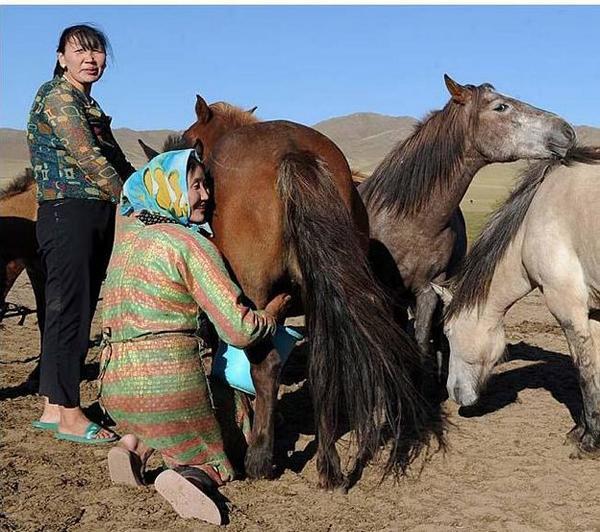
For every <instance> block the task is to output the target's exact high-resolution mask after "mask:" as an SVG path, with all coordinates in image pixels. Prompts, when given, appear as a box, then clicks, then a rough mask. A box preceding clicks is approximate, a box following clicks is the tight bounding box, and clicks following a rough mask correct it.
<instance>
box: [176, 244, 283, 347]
mask: <svg viewBox="0 0 600 532" xmlns="http://www.w3.org/2000/svg"><path fill="white" fill-rule="evenodd" d="M188 243H189V246H188V250H187V251H188V252H187V253H185V256H184V257H183V260H181V261H179V263H178V270H179V272H180V274H181V276H182V278H183V280H184V282H185V284H186V287H187V288H188V290H189V292H190V293H191V294H192V296H193V298H194V299H195V301H196V302H197V303H198V306H199V307H200V308H201V309H202V310H203V311H204V312H206V314H207V316H208V318H209V319H210V321H211V322H212V323H213V325H214V326H215V329H216V330H217V333H218V335H219V337H220V338H221V339H222V340H223V341H224V342H227V343H228V344H231V345H234V346H236V347H240V348H244V347H247V346H248V345H250V344H252V343H254V342H256V341H257V340H260V339H262V338H265V337H267V336H270V335H272V334H274V333H275V330H276V327H277V323H276V319H275V317H273V316H272V315H271V314H270V313H269V312H266V311H264V310H252V309H251V308H250V307H248V306H247V305H244V304H243V302H242V297H243V296H242V291H241V290H240V288H239V287H238V286H237V285H236V284H235V283H234V282H233V280H232V279H231V277H230V276H229V273H228V271H227V268H226V267H225V263H224V262H223V258H222V257H221V254H220V253H219V250H218V249H217V248H216V246H215V245H214V244H213V243H212V242H210V241H209V240H208V239H206V238H204V237H203V238H202V240H201V241H199V240H198V239H197V238H195V237H194V236H193V235H190V237H189V239H188Z"/></svg>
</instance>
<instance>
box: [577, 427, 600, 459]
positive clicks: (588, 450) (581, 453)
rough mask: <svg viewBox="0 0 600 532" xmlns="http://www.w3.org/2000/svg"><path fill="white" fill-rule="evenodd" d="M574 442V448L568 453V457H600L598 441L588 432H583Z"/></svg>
mask: <svg viewBox="0 0 600 532" xmlns="http://www.w3.org/2000/svg"><path fill="white" fill-rule="evenodd" d="M576 443H577V445H576V447H575V450H574V451H573V452H572V453H571V454H570V455H569V458H571V459H576V460H598V459H600V445H599V442H598V440H597V438H594V437H593V436H592V435H591V434H590V433H589V432H584V434H583V436H582V437H581V439H580V440H579V441H578V442H576Z"/></svg>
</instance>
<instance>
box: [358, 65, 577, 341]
mask: <svg viewBox="0 0 600 532" xmlns="http://www.w3.org/2000/svg"><path fill="white" fill-rule="evenodd" d="M445 82H446V86H447V88H448V91H449V92H450V95H451V99H450V101H449V102H448V103H447V104H446V106H445V107H444V108H443V109H442V110H440V111H435V112H433V113H431V114H430V115H429V116H428V117H427V118H426V119H425V120H424V121H423V122H422V123H421V124H419V125H418V126H417V128H416V130H415V132H414V133H413V134H412V135H411V136H410V137H409V138H407V139H406V140H404V141H403V142H401V143H400V144H398V145H397V146H396V147H395V148H394V149H393V150H392V151H391V152H390V153H389V154H388V155H387V156H386V158H385V159H384V160H383V161H382V162H381V164H380V165H379V166H378V167H377V169H376V170H375V172H374V173H373V175H372V176H371V178H369V179H367V180H366V181H364V182H363V183H361V184H360V185H359V186H358V189H359V192H360V195H361V197H362V198H363V200H364V202H365V206H366V208H367V211H368V213H369V225H370V230H371V239H372V240H371V261H372V264H373V265H374V266H375V267H376V269H377V274H378V277H380V279H382V281H383V283H384V285H385V286H386V288H387V289H388V291H389V293H393V294H394V295H395V299H396V301H401V300H402V299H404V302H406V301H408V303H409V304H411V305H414V306H415V312H414V315H415V323H414V327H415V336H416V339H417V343H418V344H419V347H420V348H421V349H422V351H423V352H424V353H427V352H429V351H430V349H431V342H430V339H431V336H432V335H431V331H432V322H433V314H434V311H435V310H436V307H437V306H438V296H437V295H436V294H435V292H434V291H433V290H432V288H431V285H430V283H431V282H432V281H433V282H436V283H437V282H441V281H443V280H444V279H445V278H446V277H447V276H449V275H452V273H453V271H454V270H455V268H456V266H457V265H458V264H459V262H460V260H461V259H462V258H463V256H464V254H465V251H466V232H465V223H464V218H463V216H462V213H461V211H460V208H459V204H460V201H461V200H462V198H463V196H464V194H465V192H466V191H467V188H468V187H469V185H470V183H471V181H472V180H473V177H474V176H475V174H476V173H477V171H478V170H480V169H481V168H482V167H484V166H485V165H487V164H490V163H494V162H509V161H515V160H517V159H543V158H546V157H553V156H558V157H560V156H563V155H564V154H565V153H566V151H567V149H568V148H569V147H571V146H572V145H573V143H574V140H575V132H574V131H573V129H572V128H571V126H570V125H569V124H567V123H566V122H565V121H564V120H562V119H561V118H560V117H558V116H556V115H555V114H553V113H549V112H546V111H542V110H540V109H536V108H535V107H532V106H530V105H528V104H526V103H523V102H520V101H518V100H515V99H514V98H509V97H507V96H504V95H502V94H500V93H498V92H496V91H495V90H494V88H493V87H492V86H491V85H490V84H488V83H485V84H483V85H480V86H478V87H476V86H473V85H464V86H463V85H460V84H458V83H456V82H455V81H453V80H452V79H451V78H449V77H448V76H445ZM399 306H400V305H399ZM439 332H441V331H439Z"/></svg>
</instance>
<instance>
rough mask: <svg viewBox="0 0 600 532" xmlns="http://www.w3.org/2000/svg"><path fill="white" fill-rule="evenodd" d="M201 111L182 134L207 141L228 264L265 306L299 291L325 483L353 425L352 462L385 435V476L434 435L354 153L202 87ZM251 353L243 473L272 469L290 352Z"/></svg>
mask: <svg viewBox="0 0 600 532" xmlns="http://www.w3.org/2000/svg"><path fill="white" fill-rule="evenodd" d="M196 115H197V121H196V123H195V124H193V125H192V126H191V127H190V128H189V129H188V130H187V131H186V132H185V133H184V139H185V142H186V144H187V145H188V146H192V145H194V144H195V143H196V142H198V141H199V142H201V143H202V144H203V147H204V153H205V163H206V165H207V168H208V170H209V172H210V175H211V177H212V179H213V180H214V201H215V211H214V215H213V219H212V228H213V230H214V234H215V237H214V238H215V242H216V244H217V245H218V247H219V248H220V250H221V251H222V253H223V254H224V256H225V258H226V259H227V261H228V264H229V266H230V268H231V271H232V272H233V274H234V276H235V277H236V278H237V281H238V282H239V283H240V285H241V286H242V288H243V290H244V293H245V294H246V295H247V297H248V298H249V299H250V300H251V302H252V303H253V304H254V305H255V306H256V307H257V308H262V307H264V305H265V304H266V303H267V302H268V301H269V298H270V297H271V296H273V295H274V294H276V293H277V292H280V291H282V290H286V291H287V290H289V291H291V292H293V293H299V294H301V300H302V304H303V307H304V310H305V314H306V322H307V328H308V342H309V350H310V361H309V381H310V390H311V393H312V398H313V404H314V409H315V418H316V426H317V434H318V448H317V468H318V472H319V485H320V486H321V487H323V488H326V489H333V488H341V489H345V488H346V486H347V481H346V479H345V478H344V475H343V473H342V468H341V464H340V459H339V456H338V453H337V451H336V448H335V442H336V439H337V438H338V437H339V436H340V435H341V432H342V429H343V428H344V427H346V426H349V427H350V428H351V429H353V431H354V435H355V438H356V444H357V457H356V462H355V466H357V467H359V468H360V466H361V465H362V464H363V463H364V462H365V461H366V460H368V459H370V458H376V457H377V456H379V455H380V452H381V449H382V442H383V441H384V434H385V436H387V437H388V439H389V441H390V443H391V445H390V449H389V456H388V460H387V463H386V465H385V468H384V474H387V473H395V474H398V473H400V472H401V471H403V470H404V469H405V468H406V466H407V465H408V464H409V463H410V461H411V459H413V458H414V457H415V456H416V455H417V454H418V451H419V450H421V449H422V448H423V446H424V444H425V443H426V442H428V440H429V437H430V432H429V429H430V425H429V419H430V417H429V411H428V408H427V406H426V405H425V404H424V402H423V400H422V399H421V398H420V396H419V394H418V393H417V391H416V389H415V387H414V386H413V383H412V379H411V376H410V375H409V373H410V372H411V371H412V370H413V369H414V367H415V364H416V363H417V360H418V351H417V348H416V346H415V345H414V344H413V343H412V341H411V340H410V338H408V337H407V336H406V334H405V333H404V332H403V331H402V329H401V328H400V327H398V326H397V324H396V323H395V321H394V320H393V318H392V314H391V308H390V306H389V304H388V302H387V300H386V297H385V295H384V293H383V292H382V291H381V289H380V288H379V287H378V285H377V282H376V280H375V278H374V277H373V275H372V273H371V270H370V267H369V263H368V258H367V253H366V250H367V238H366V235H367V234H368V232H367V231H368V229H367V227H366V223H365V222H366V217H365V213H364V209H363V207H362V202H361V200H360V198H359V196H358V193H357V191H356V189H355V187H354V185H353V182H352V178H351V172H350V169H349V167H348V163H347V161H346V159H345V157H344V156H343V154H342V153H341V151H340V150H339V149H338V148H337V146H336V145H335V144H334V143H333V142H331V141H330V140H329V139H328V138H327V137H325V136H324V135H322V134H321V133H319V132H317V131H315V130H313V129H311V128H308V127H306V126H302V125H300V124H296V123H292V122H286V121H270V122H258V121H257V119H256V118H254V117H253V116H252V115H251V114H249V113H247V112H245V111H242V110H241V109H238V108H235V107H232V106H230V105H228V104H224V103H217V104H212V105H210V106H208V105H207V104H206V102H205V101H204V100H203V99H202V98H201V97H200V96H198V97H197V103H196ZM149 155H152V153H149ZM361 235H362V237H361ZM248 356H249V358H250V362H251V373H252V379H253V381H254V385H255V388H256V402H255V410H256V412H255V419H254V424H253V430H252V437H251V442H250V447H249V449H248V452H247V454H246V460H245V465H246V472H247V474H248V475H249V476H250V477H255V478H256V477H270V476H272V471H273V421H274V410H275V404H276V399H277V389H278V385H279V374H280V370H281V362H280V359H279V356H278V354H277V352H276V351H275V350H274V349H273V346H272V345H271V344H270V342H269V345H261V346H257V347H254V348H252V349H250V350H248ZM437 435H438V436H440V437H441V435H440V434H439V433H438V434H437ZM407 442H410V443H407Z"/></svg>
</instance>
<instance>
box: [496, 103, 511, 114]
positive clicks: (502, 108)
mask: <svg viewBox="0 0 600 532" xmlns="http://www.w3.org/2000/svg"><path fill="white" fill-rule="evenodd" d="M507 109H508V105H506V104H505V103H499V104H498V105H496V107H494V111H498V112H499V113H501V112H503V111H506V110H507Z"/></svg>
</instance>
